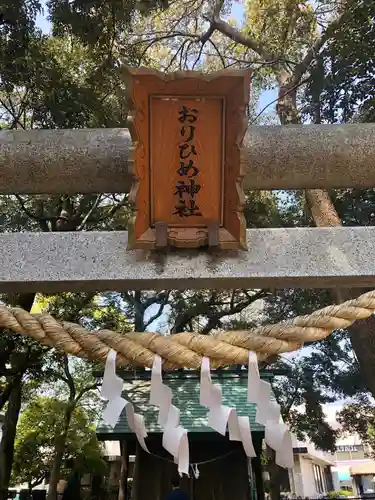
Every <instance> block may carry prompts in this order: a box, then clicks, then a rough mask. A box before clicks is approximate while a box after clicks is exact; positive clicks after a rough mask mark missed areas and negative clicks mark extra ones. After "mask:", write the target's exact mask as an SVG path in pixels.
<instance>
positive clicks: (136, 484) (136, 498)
mask: <svg viewBox="0 0 375 500" xmlns="http://www.w3.org/2000/svg"><path fill="white" fill-rule="evenodd" d="M141 455H142V448H141V447H140V445H139V443H138V441H137V443H136V445H135V463H134V474H133V484H132V492H131V500H141V499H140V495H139V491H140V481H141V474H140V473H141V470H140V469H141V458H142V457H141Z"/></svg>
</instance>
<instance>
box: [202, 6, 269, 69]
mask: <svg viewBox="0 0 375 500" xmlns="http://www.w3.org/2000/svg"><path fill="white" fill-rule="evenodd" d="M211 26H212V27H213V28H214V30H217V31H220V33H222V34H223V35H225V36H227V37H228V38H230V39H231V40H233V42H235V43H240V44H241V45H244V46H245V47H248V48H249V49H251V50H253V51H254V52H256V53H257V54H259V55H260V56H261V57H263V59H264V60H265V61H267V62H268V61H273V60H275V59H276V60H278V57H277V56H276V55H275V54H272V53H271V52H268V51H267V50H266V49H265V48H264V47H263V45H262V44H260V43H258V42H257V41H256V40H255V39H254V38H252V37H250V36H249V35H244V34H243V33H241V31H239V30H238V29H236V28H234V27H233V26H231V25H230V24H229V23H227V22H226V21H223V20H222V19H220V17H219V16H216V15H214V16H213V18H212V19H211Z"/></svg>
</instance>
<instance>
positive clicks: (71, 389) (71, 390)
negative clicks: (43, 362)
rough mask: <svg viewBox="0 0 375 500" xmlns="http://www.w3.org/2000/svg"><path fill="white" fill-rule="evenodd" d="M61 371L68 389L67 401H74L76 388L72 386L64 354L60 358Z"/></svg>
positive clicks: (72, 381)
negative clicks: (62, 370)
mask: <svg viewBox="0 0 375 500" xmlns="http://www.w3.org/2000/svg"><path fill="white" fill-rule="evenodd" d="M62 363H63V369H64V373H65V376H66V379H67V380H66V381H67V384H68V387H69V401H74V400H75V397H76V387H75V384H74V379H73V377H72V374H71V373H70V370H69V358H68V356H67V355H66V354H63V356H62Z"/></svg>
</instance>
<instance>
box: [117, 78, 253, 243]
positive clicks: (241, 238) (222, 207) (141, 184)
mask: <svg viewBox="0 0 375 500" xmlns="http://www.w3.org/2000/svg"><path fill="white" fill-rule="evenodd" d="M126 73H127V78H128V92H129V97H128V99H129V103H128V104H129V106H130V109H131V114H130V116H129V119H128V123H129V130H130V134H131V137H132V141H133V147H132V152H131V155H130V162H129V165H130V168H131V170H132V173H133V176H134V181H133V186H132V190H131V193H130V201H131V203H132V205H133V207H134V209H135V210H134V211H135V215H134V217H133V219H132V221H131V223H130V227H129V247H130V248H145V249H154V248H163V247H167V246H175V247H179V248H197V247H201V246H215V247H218V248H222V249H237V248H242V249H245V248H246V223H245V219H244V216H243V213H242V211H243V206H244V202H245V196H244V193H243V190H242V180H243V177H244V174H245V172H244V171H243V168H242V167H241V161H240V151H241V146H242V141H243V137H244V134H245V132H246V128H247V117H246V107H247V103H248V99H249V87H250V74H251V72H250V71H248V70H246V71H232V70H225V71H220V72H217V73H213V74H208V75H206V74H202V73H199V72H194V71H189V72H178V73H171V74H164V73H161V72H159V71H156V70H149V69H145V68H128V69H127V70H126Z"/></svg>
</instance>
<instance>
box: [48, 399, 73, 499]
mask: <svg viewBox="0 0 375 500" xmlns="http://www.w3.org/2000/svg"><path fill="white" fill-rule="evenodd" d="M73 410H74V406H73V404H72V403H68V405H67V407H66V410H65V415H64V426H63V429H62V432H61V434H59V435H58V436H56V440H55V454H54V457H53V462H52V466H51V474H50V478H49V483H48V495H47V500H56V498H57V484H58V482H59V480H60V469H61V464H62V459H63V456H64V451H65V443H66V437H67V435H68V431H69V426H70V420H71V418H72V413H73Z"/></svg>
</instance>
